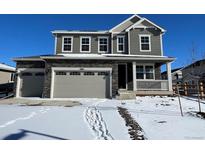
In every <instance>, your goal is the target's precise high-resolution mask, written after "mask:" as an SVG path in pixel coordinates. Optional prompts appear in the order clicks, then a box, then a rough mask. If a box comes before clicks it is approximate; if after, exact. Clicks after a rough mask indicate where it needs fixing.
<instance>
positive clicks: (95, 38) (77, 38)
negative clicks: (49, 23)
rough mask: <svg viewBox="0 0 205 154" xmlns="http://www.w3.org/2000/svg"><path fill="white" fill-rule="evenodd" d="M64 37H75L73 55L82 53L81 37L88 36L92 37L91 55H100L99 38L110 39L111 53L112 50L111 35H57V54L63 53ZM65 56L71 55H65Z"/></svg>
mask: <svg viewBox="0 0 205 154" xmlns="http://www.w3.org/2000/svg"><path fill="white" fill-rule="evenodd" d="M63 36H72V37H73V52H71V53H80V37H81V36H88V37H91V53H98V37H100V36H102V37H104V36H105V37H109V53H110V51H111V50H110V48H111V40H110V34H69V35H68V34H64V35H60V34H58V35H57V44H56V53H57V54H59V53H62V37H63ZM64 54H69V53H67V52H66V53H65V52H64Z"/></svg>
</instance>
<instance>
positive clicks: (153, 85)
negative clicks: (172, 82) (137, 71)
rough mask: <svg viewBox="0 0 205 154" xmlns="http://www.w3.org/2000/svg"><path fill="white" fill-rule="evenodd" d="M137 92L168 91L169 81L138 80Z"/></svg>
mask: <svg viewBox="0 0 205 154" xmlns="http://www.w3.org/2000/svg"><path fill="white" fill-rule="evenodd" d="M136 82H137V83H136V90H146V91H158V90H159V91H168V90H169V87H168V80H137V81H136Z"/></svg>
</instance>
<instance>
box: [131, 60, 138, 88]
mask: <svg viewBox="0 0 205 154" xmlns="http://www.w3.org/2000/svg"><path fill="white" fill-rule="evenodd" d="M132 73H133V91H136V90H137V82H136V62H132Z"/></svg>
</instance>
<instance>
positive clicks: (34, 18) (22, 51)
mask: <svg viewBox="0 0 205 154" xmlns="http://www.w3.org/2000/svg"><path fill="white" fill-rule="evenodd" d="M129 16H131V15H129V14H126V15H125V14H124V15H0V21H1V22H0V42H1V43H0V62H4V63H7V64H9V65H12V66H15V63H14V62H12V60H11V59H12V58H13V57H20V56H32V55H42V54H53V53H54V38H53V37H52V34H51V32H50V31H52V30H56V29H67V30H106V29H110V28H112V27H113V26H115V25H117V24H119V23H120V22H121V21H123V20H125V19H126V18H128V17H129ZM140 16H142V17H146V18H148V19H149V20H151V21H153V22H155V23H156V24H158V25H160V26H161V27H163V28H164V29H166V30H167V32H166V33H165V35H164V40H163V45H164V55H167V56H172V57H177V60H176V62H174V63H173V64H172V67H173V68H175V67H180V66H183V65H185V64H187V63H188V62H189V61H190V60H191V50H192V46H193V44H194V48H195V50H196V51H197V55H196V58H198V59H200V58H205V57H203V56H205V28H204V27H205V15H149V14H146V15H140Z"/></svg>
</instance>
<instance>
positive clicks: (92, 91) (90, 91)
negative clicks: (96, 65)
mask: <svg viewBox="0 0 205 154" xmlns="http://www.w3.org/2000/svg"><path fill="white" fill-rule="evenodd" d="M52 77H53V79H52V90H51V93H52V94H51V97H53V98H86V97H87V98H110V97H111V71H110V70H105V69H89V68H83V69H82V68H81V69H80V68H75V69H71V70H69V69H67V70H60V69H56V70H53V75H52Z"/></svg>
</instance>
